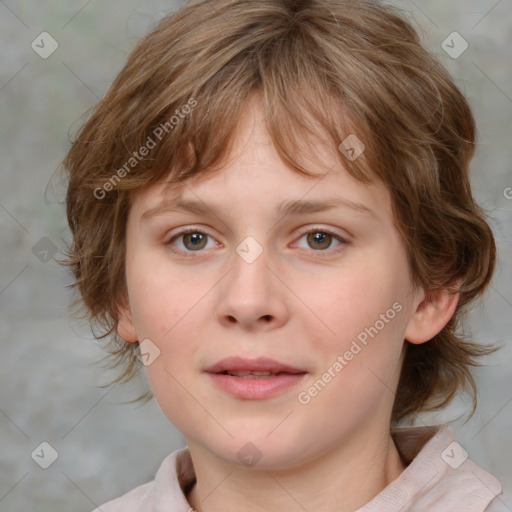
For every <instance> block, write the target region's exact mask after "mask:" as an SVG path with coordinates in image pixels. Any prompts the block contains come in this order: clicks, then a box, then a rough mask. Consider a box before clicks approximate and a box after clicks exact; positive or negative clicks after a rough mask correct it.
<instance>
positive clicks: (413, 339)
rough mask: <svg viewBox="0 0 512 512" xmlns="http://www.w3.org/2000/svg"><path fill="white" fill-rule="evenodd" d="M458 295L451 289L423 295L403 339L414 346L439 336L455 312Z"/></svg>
mask: <svg viewBox="0 0 512 512" xmlns="http://www.w3.org/2000/svg"><path fill="white" fill-rule="evenodd" d="M458 302H459V294H458V293H457V292H455V291H454V289H453V288H443V289H442V290H436V291H433V292H430V293H428V294H427V295H424V297H423V299H422V300H421V302H420V303H419V304H418V306H417V307H416V311H415V312H414V313H413V314H412V316H411V318H410V320H409V323H408V324H407V328H406V330H405V334H404V338H405V340H407V341H409V342H410V343H414V344H416V345H418V344H420V343H425V342H426V341H429V340H430V339H432V338H433V337H434V336H435V335H436V334H439V333H440V332H441V330H442V329H443V327H444V326H445V325H446V324H447V323H448V321H449V320H450V318H451V317H452V316H453V313H454V312H455V308H456V307H457V303H458Z"/></svg>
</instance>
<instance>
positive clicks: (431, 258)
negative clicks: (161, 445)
mask: <svg viewBox="0 0 512 512" xmlns="http://www.w3.org/2000/svg"><path fill="white" fill-rule="evenodd" d="M254 95H257V96H258V97H259V99H260V101H261V106H262V108H263V112H264V116H265V120H266V123H267V127H268V130H269V132H270V135H271V137H272V140H273V142H274V144H275V147H276V149H277V151H278V153H279V155H280V157H281V158H282V160H283V161H284V162H285V163H286V164H287V165H289V166H290V167H291V168H292V169H293V170H294V171H296V172H298V173H301V174H303V175H306V176H312V179H315V177H316V179H318V176H317V175H312V174H311V172H309V171H308V170H307V168H306V167H305V166H303V165H302V163H301V156H302V155H303V154H304V148H314V145H315V144H316V143H322V144H329V145H330V146H331V147H333V148H338V146H339V145H340V143H341V142H342V141H343V140H344V139H345V138H346V137H347V136H348V135H349V134H356V135H357V137H358V138H359V139H360V140H361V141H363V142H364V144H365V146H366V150H365V151H364V153H363V154H362V155H361V156H360V157H359V158H357V159H355V160H354V161H351V160H350V159H347V158H345V156H343V154H342V152H341V151H337V154H338V156H339V159H340V162H341V164H342V165H343V166H344V167H345V169H347V171H348V172H349V173H350V174H351V175H352V176H354V177H355V178H357V179H359V180H361V181H362V182H363V183H370V182H371V181H372V180H375V179H378V180H382V182H383V183H385V184H386V186H387V187H388V189H389V191H390V194H391V197H392V205H393V214H394V220H395V223H396V226H397V228H398V229H399V231H400V233H401V235H402V236H403V239H404V241H405V242H406V246H407V251H408V260H409V266H410V268H409V271H410V273H411V276H412V279H413V282H414V284H415V285H416V286H421V287H423V288H424V290H425V292H426V293H428V292H431V291H435V290H439V289H442V288H446V287H453V286H454V285H455V284H457V289H456V290H455V291H456V292H457V293H459V302H458V304H457V309H456V311H455V313H454V315H453V316H452V318H451V319H450V321H449V322H448V323H447V325H446V326H445V327H444V328H443V329H442V331H441V332H440V333H439V334H438V335H436V336H435V337H434V338H432V339H431V340H429V341H428V342H427V343H423V344H421V345H413V344H410V343H406V353H405V360H404V364H403V368H402V373H401V377H400V382H399V385H398V389H397V393H396V399H395V404H394V408H393V413H392V419H393V420H394V421H395V422H396V421H399V420H402V419H404V418H406V417H408V416H409V417H413V416H414V415H415V414H416V413H418V412H420V411H425V410H437V409H440V408H441V407H443V406H444V405H445V404H447V403H448V402H449V401H450V400H451V399H452V398H453V396H454V395H455V393H456V392H457V391H458V390H459V389H461V388H462V389H464V390H466V391H468V392H469V393H470V394H471V396H472V400H473V411H474V408H475V407H476V386H475V382H474V379H473V377H472V375H471V372H470V367H471V366H477V365H479V363H478V357H479V356H482V355H485V354H488V353H490V352H491V350H492V349H491V348H489V347H487V346H484V345H480V344H477V343H475V342H474V341H471V340H470V339H468V338H467V337H466V335H464V334H463V333H462V332H460V330H461V328H462V327H463V326H464V323H463V318H464V315H465V313H467V309H468V306H469V305H470V303H472V301H474V300H475V299H476V298H477V297H478V296H480V295H481V294H482V293H483V292H484V290H485V288H486V287H487V285H488V284H489V282H490V280H491V277H492V273H493V270H494V266H495V259H496V252H495V251H496V248H495V242H494V238H493V234H492V232H491V229H490V228H489V226H488V224H487V222H486V220H485V218H484V212H483V211H482V210H481V208H480V207H479V206H478V205H477V204H476V203H475V200H474V198H473V196H472V193H471V188H470V181H469V174H468V166H469V163H470V160H471V158H472V156H473V152H474V149H475V122H474V118H473V115H472V112H471V109H470V107H469V105H468V103H467V101H466V100H465V98H464V96H463V95H462V93H461V92H460V91H459V89H458V88H457V87H456V85H455V84H454V82H453V80H452V78H451V77H450V75H449V73H448V72H447V71H446V70H445V68H444V67H443V66H442V65H441V64H440V63H439V62H438V61H437V60H436V59H435V58H434V57H433V56H432V55H431V54H430V53H429V52H428V51H426V50H425V49H424V48H423V47H422V45H421V43H420V40H419V37H418V34H417V33H416V31H415V30H414V28H413V27H412V25H411V24H410V23H409V22H408V21H407V20H406V19H405V18H404V17H403V15H402V14H401V13H400V12H399V11H397V10H396V9H395V8H392V7H390V6H386V5H384V4H383V3H381V2H378V1H370V0H366V1H364V0H363V1H357V2H354V1H352V0H308V1H298V0H295V1H293V0H258V1H254V0H199V1H192V2H188V3H187V4H186V5H185V6H184V7H182V8H181V9H180V10H179V11H177V12H176V13H173V14H171V15H169V16H167V17H165V18H163V19H162V20H161V21H160V22H159V23H158V25H157V26H156V27H155V28H154V29H153V30H152V31H151V32H150V33H149V34H147V35H146V36H145V37H144V38H143V39H141V40H140V42H139V43H138V44H137V46H136V47H135V49H134V50H133V51H132V52H131V54H130V55H129V57H128V59H127V62H126V64H125V66H124V67H123V69H122V70H121V72H120V73H119V74H118V75H117V77H116V78H115V80H114V82H113V83H112V85H111V87H110V89H109V90H108V92H107V93H106V95H105V97H104V98H103V99H102V100H101V101H100V102H99V103H98V104H97V106H96V107H95V108H94V109H93V111H92V113H91V114H90V116H89V118H88V120H87V121H86V122H85V123H84V125H83V126H82V128H81V129H80V131H79V133H78V134H77V137H76V139H75V140H74V142H73V143H72V146H71V148H70V150H69V152H68V154H67V156H66V157H65V159H64V161H63V169H64V170H65V171H66V172H67V173H68V175H69V176H68V177H69V186H68V190H67V217H68V222H69V226H70V229H71V232H72V235H73V238H72V242H71V244H70V246H69V248H68V251H67V253H66V259H65V260H64V261H63V264H65V265H68V266H69V267H70V268H71V269H72V272H73V275H74V278H75V280H74V283H73V285H72V286H74V287H75V288H76V289H77V290H78V292H79V296H78V297H77V299H76V301H75V302H74V305H75V306H79V309H80V310H82V311H83V312H84V313H85V314H84V315H83V318H85V317H87V318H88V320H89V321H90V323H91V325H92V327H93V332H95V337H96V338H97V339H105V340H109V341H110V343H109V345H108V347H107V349H108V352H109V354H110V355H111V356H112V358H113V359H112V364H113V366H119V367H120V368H121V372H120V374H119V375H118V377H117V379H116V381H114V382H127V381H128V380H130V379H131V378H132V377H133V376H134V375H136V374H137V373H138V370H139V366H140V365H139V363H138V360H137V358H136V357H135V355H134V353H133V350H132V346H133V344H130V343H127V342H124V340H122V339H120V338H119V336H118V334H117V331H116V328H117V306H118V304H126V299H127V289H126V281H125V250H126V244H125V242H126V240H125V229H126V222H127V216H128V212H129V209H130V205H131V204H132V203H131V202H132V199H133V197H134V194H136V193H137V192H138V191H139V190H140V189H141V188H143V187H147V186H149V185H151V184H153V183H155V182H157V181H159V180H162V179H164V178H166V177H167V179H168V180H169V186H171V185H172V186H175V187H176V186H178V185H179V184H183V183H184V182H185V180H187V179H188V178H191V177H193V176H196V177H197V176H199V175H200V174H201V173H203V174H204V175H206V173H208V172H212V171H213V169H214V168H216V167H217V168H218V167H219V166H220V165H221V163H222V161H223V159H224V158H225V157H226V155H229V154H230V150H231V148H232V144H233V140H234V138H235V135H236V127H237V122H238V120H239V119H240V116H241V114H242V113H243V110H244V108H245V107H246V105H247V103H248V100H249V99H250V98H252V97H253V96H254ZM191 101H193V102H195V103H194V105H195V107H194V109H193V111H190V109H188V110H186V109H185V107H184V106H185V105H191V104H192V103H191ZM187 112H189V113H188V114H187ZM181 114H183V115H181ZM177 115H179V119H178V118H177V117H176V116H177ZM173 116H175V117H176V119H177V122H176V121H173V122H172V129H171V124H170V119H172V118H173ZM165 123H167V125H166V124H165ZM162 126H166V131H165V134H164V136H163V137H161V140H160V139H159V140H156V136H155V134H156V133H159V132H158V128H159V127H160V130H161V129H162ZM148 138H150V139H152V140H153V141H154V142H155V145H154V147H153V148H152V149H151V150H150V151H149V152H145V154H144V155H143V154H142V153H143V151H142V150H140V151H139V148H142V147H144V146H146V147H147V146H148V145H149V144H150V143H149V142H148V141H149V139H148ZM306 151H307V150H306ZM134 152H135V153H136V156H134ZM130 158H134V159H135V160H130ZM127 162H131V163H130V164H129V165H127ZM123 169H124V172H123V171H122V170H123ZM77 311H78V310H77ZM150 396H151V395H150V392H149V391H148V393H147V394H146V395H144V396H143V397H142V398H148V397H150Z"/></svg>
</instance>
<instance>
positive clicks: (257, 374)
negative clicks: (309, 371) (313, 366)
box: [215, 370, 306, 379]
mask: <svg viewBox="0 0 512 512" xmlns="http://www.w3.org/2000/svg"><path fill="white" fill-rule="evenodd" d="M304 373H306V372H277V373H272V372H268V371H256V370H253V371H251V370H245V371H240V372H237V371H232V370H227V371H223V372H215V375H231V376H232V377H239V378H242V379H262V378H268V377H278V376H280V375H303V374H304Z"/></svg>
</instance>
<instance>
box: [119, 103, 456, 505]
mask: <svg viewBox="0 0 512 512" xmlns="http://www.w3.org/2000/svg"><path fill="white" fill-rule="evenodd" d="M237 135H238V137H237V141H236V145H235V147H234V151H233V153H232V154H231V155H230V157H231V158H230V159H229V161H228V162H226V163H225V165H223V166H222V167H221V168H220V169H219V170H216V171H215V172H214V173H210V174H209V175H208V176H207V177H206V178H205V177H203V179H202V180H199V179H195V180H194V181H190V182H188V183H187V184H186V186H185V187H183V189H182V190H181V193H182V197H183V198H184V199H185V198H186V199H196V200H197V199H199V200H200V201H202V202H204V203H206V204H208V205H209V206H210V208H209V209H208V210H207V212H206V213H205V214H197V213H194V214H193V213H189V212H167V213H163V214H161V215H158V216H155V217H153V218H152V219H150V220H147V221H141V216H142V215H143V213H144V212H145V211H147V210H149V209H150V208H153V207H155V206H156V205H158V204H159V203H160V201H162V200H163V199H165V198H166V197H168V198H169V197H170V195H169V194H171V192H172V191H169V190H167V191H165V188H164V185H165V184H164V183H157V184H154V185H151V186H150V187H148V188H146V189H143V190H141V191H139V192H138V194H137V195H136V197H135V201H134V203H133V206H132V208H131V210H130V214H129V218H128V225H127V253H126V278H127V286H128V297H127V301H125V302H123V303H122V304H120V306H119V323H118V332H119V335H120V336H121V337H122V338H124V339H125V340H126V341H129V342H136V341H137V340H144V339H150V340H151V342H152V343H153V344H154V345H155V346H156V347H158V349H159V350H160V354H159V355H158V357H156V359H155V360H154V361H153V362H152V363H151V364H149V365H148V366H146V367H145V370H146V375H147V377H148V381H149V383H150V386H151V388H152V391H153V394H154V396H155V398H156V400H157V401H158V403H159V405H160V407H161V409H162V411H163V412H164V414H165V415H166V416H167V417H168V419H169V420H170V421H171V423H172V424H174V425H175V426H176V428H177V429H178V430H179V431H180V432H182V433H183V435H184V436H185V437H186V439H187V441H188V447H189V450H190V454H191V457H192V461H193V464H194V468H195V472H196V476H197V484H196V485H195V486H194V488H193V489H192V491H191V492H190V493H189V495H188V500H189V503H190V505H191V506H192V507H193V508H195V509H196V510H197V511H198V512H217V511H220V510H223V511H226V512H231V511H235V510H237V511H238V510H248V511H265V512H269V511H281V510H289V511H303V510H322V511H325V512H330V511H335V510H336V511H337V512H344V511H347V512H348V511H353V510H355V509H357V508H359V507H361V506H363V505H364V504H365V503H367V502H368V501H370V500H371V499H372V498H373V497H374V496H376V495H377V494H378V493H379V492H380V491H381V490H382V489H383V488H384V487H386V486H387V485H388V484H389V483H390V482H392V481H393V480H394V479H396V478H397V477H398V476H399V475H400V473H401V472H402V471H403V469H404V467H405V466H404V462H403V461H402V460H401V458H400V455H399V453H398V451H397V449H396V446H395V445H394V443H393V440H392V438H391V435H390V416H391V409H392V405H393V400H394V393H395V390H396V387H397V384H398V378H399V371H400V367H401V363H402V357H403V350H402V349H403V347H404V343H407V342H410V343H423V342H426V341H428V340H429V339H431V338H432V337H433V336H435V335H436V334H437V333H438V332H439V331H440V330H441V329H442V328H443V327H444V325H445V324H446V323H447V322H448V320H449V319H450V317H451V316H452V314H453V312H454V310H455V306H456V303H457V296H455V295H448V294H447V293H445V292H442V291H441V292H437V293H436V294H435V295H429V296H425V293H424V292H423V290H421V289H415V288H414V287H413V284H412V281H411V278H410V273H409V269H408V263H407V256H406V249H405V246H404V243H403V241H402V240H401V237H400V235H399V233H398V231H397V229H396V227H395V225H394V223H393V217H392V211H391V197H390V194H389V191H388V190H387V188H386V187H385V185H384V184H382V183H380V182H375V183H374V184H372V185H366V184H362V183H360V182H358V181H357V180H356V179H354V178H353V177H351V176H350V175H349V174H348V173H347V171H346V170H345V169H344V168H343V167H342V164H341V162H340V160H339V158H338V157H336V156H335V155H334V154H333V153H332V151H331V150H329V148H321V147H315V153H314V155H311V158H309V159H308V165H309V170H311V171H313V172H315V173H316V174H317V175H318V178H317V177H315V178H307V177H306V176H302V175H300V174H298V173H296V172H294V171H292V170H291V169H290V168H288V167H287V166H286V165H285V164H284V163H283V162H282V161H281V160H280V158H279V157H278V155H277V153H276V151H275V149H274V147H273V145H272V143H271V141H270V137H269V135H268V133H267V131H266V128H265V124H264V121H263V117H262V113H261V110H260V107H259V103H258V102H257V101H251V102H250V103H248V108H247V109H246V112H245V114H244V116H243V118H242V119H241V121H240V125H239V131H238V132H237ZM329 170H330V172H328V171H329ZM177 190H178V189H176V190H175V192H176V191H177ZM166 194H167V195H166ZM333 196H335V197H341V198H344V199H347V200H350V201H354V202H359V203H362V204H363V205H366V206H367V207H368V208H371V210H372V211H373V212H374V215H370V214H368V213H364V212H361V211H356V210H352V209H350V208H346V207H340V208H337V209H333V210H328V211H324V212H318V213H307V214H300V215H296V214H289V215H286V216H284V217H282V216H278V215H277V213H276V212H275V208H276V207H277V205H278V204H279V203H280V202H281V201H283V200H286V199H299V198H302V199H304V200H313V199H314V200H325V199H326V198H327V197H333ZM187 226H193V227H197V229H198V230H199V232H200V233H206V234H207V235H208V237H207V238H206V242H203V244H199V245H201V247H202V248H201V249H200V250H197V249H196V250H194V248H195V247H196V246H194V245H193V243H192V242H191V241H190V238H188V237H187V236H181V237H180V236H178V237H177V238H174V236H175V235H177V233H178V231H179V229H183V228H184V227H187ZM178 228H179V229H178ZM325 230H328V231H331V232H333V233H334V234H335V235H337V236H340V237H341V239H343V240H344V241H339V240H338V239H337V238H336V237H334V236H333V237H329V235H326V236H327V238H326V239H325V240H324V239H322V240H320V241H315V239H313V238H312V237H313V235H314V234H315V233H317V232H320V233H321V234H322V233H323V234H325ZM311 232H312V233H311ZM308 233H311V234H310V236H309V237H308ZM196 236H197V235H196ZM247 236H252V237H253V238H254V239H255V240H256V241H257V242H258V244H259V245H260V247H261V248H262V250H263V252H262V253H261V254H260V256H259V257H258V258H256V260H255V261H254V262H252V263H248V262H246V261H245V260H244V259H243V258H241V257H240V256H239V255H238V254H237V252H236V250H235V249H236V248H237V246H238V245H239V244H240V243H241V242H242V241H243V240H244V239H245V238H246V237H247ZM171 238H172V239H173V240H172V241H170V240H171ZM203 239H204V237H203ZM329 242H330V243H329ZM196 243H197V242H196ZM172 248H174V249H175V250H176V251H178V252H172V251H171V249H172ZM395 302H399V303H400V304H401V306H402V310H401V311H400V312H399V313H397V314H396V316H395V317H394V318H393V319H392V320H390V321H389V322H388V323H386V325H385V327H384V328H383V329H382V330H380V331H379V333H378V335H377V336H375V337H374V338H373V339H370V340H369V342H368V344H367V346H365V347H364V348H363V349H362V350H361V351H360V352H359V353H358V354H357V355H355V356H354V358H353V359H352V360H351V361H349V362H348V364H347V365H346V366H344V367H343V370H342V371H340V372H338V373H337V374H336V377H334V378H332V380H331V381H330V382H329V383H328V384H327V385H326V386H325V387H324V388H323V389H322V390H321V392H319V393H318V394H317V395H316V396H315V397H313V398H312V399H311V401H310V402H309V403H308V404H301V403H299V401H298V399H297V395H298V393H299V392H301V391H304V390H307V389H308V388H309V387H310V386H311V385H312V384H313V383H314V382H316V381H317V380H318V379H319V378H321V376H322V374H324V372H326V371H327V370H328V368H329V367H332V365H333V363H334V362H335V361H336V360H337V357H338V355H340V354H344V353H345V352H346V351H347V350H348V349H349V348H350V345H351V343H352V341H353V340H354V339H356V337H357V335H358V334H359V333H361V332H362V331H364V329H365V328H366V327H369V326H372V325H374V324H375V322H376V321H377V320H378V319H379V318H380V315H381V314H385V313H386V311H387V310H389V309H390V308H391V307H392V305H393V304H394V303H395ZM404 340H407V341H404ZM234 355H238V356H242V357H247V358H256V357H258V356H267V357H270V358H274V359H277V360H278V361H282V362H284V363H287V364H290V365H293V366H296V367H299V368H304V369H307V372H308V375H307V376H306V378H305V380H304V381H303V382H302V383H301V384H300V386H294V387H291V388H287V389H285V390H284V391H281V392H280V393H279V394H278V395H276V396H274V397H271V398H267V399H259V400H243V399H238V398H235V397H233V396H231V395H228V394H226V393H224V392H223V391H221V390H219V389H217V388H216V387H215V386H214V385H213V384H212V382H211V379H210V377H209V376H208V375H207V374H206V373H204V369H205V368H206V367H207V366H209V365H211V364H213V363H215V362H217V361H218V360H220V359H222V358H224V357H227V356H234ZM247 442H251V443H253V445H255V446H256V447H257V449H258V450H259V452H260V453H261V458H260V459H259V461H258V462H257V463H256V464H255V465H254V466H251V467H248V466H246V465H244V464H243V463H242V462H241V461H240V460H239V459H238V457H237V453H238V452H239V450H240V449H241V448H242V447H244V445H245V444H246V443H247Z"/></svg>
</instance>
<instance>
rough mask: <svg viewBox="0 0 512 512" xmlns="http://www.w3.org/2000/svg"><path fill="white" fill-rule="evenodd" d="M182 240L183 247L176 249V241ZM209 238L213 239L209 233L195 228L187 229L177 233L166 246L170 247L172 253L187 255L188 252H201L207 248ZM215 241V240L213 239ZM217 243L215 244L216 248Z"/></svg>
mask: <svg viewBox="0 0 512 512" xmlns="http://www.w3.org/2000/svg"><path fill="white" fill-rule="evenodd" d="M180 238H181V239H182V247H183V248H181V247H180V248H179V250H176V249H174V241H175V240H178V239H180ZM208 238H212V237H211V236H210V235H208V234H207V233H205V232H203V231H201V230H199V229H197V228H194V227H190V228H186V229H183V230H182V231H180V232H179V233H176V234H175V235H174V236H173V237H172V238H171V239H170V240H169V241H168V242H167V243H166V245H167V246H169V247H170V249H171V251H172V252H176V253H187V252H200V251H201V249H204V248H205V247H206V246H207V242H208ZM212 240H213V239H212ZM215 245H216V242H214V243H213V246H214V247H215Z"/></svg>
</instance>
